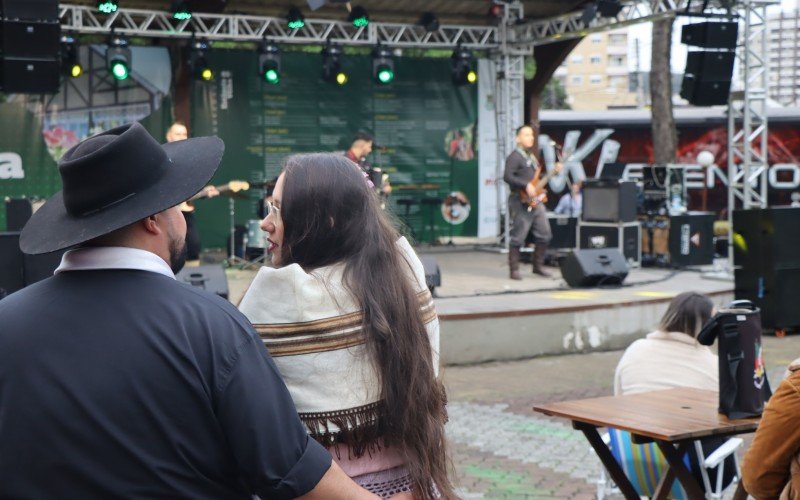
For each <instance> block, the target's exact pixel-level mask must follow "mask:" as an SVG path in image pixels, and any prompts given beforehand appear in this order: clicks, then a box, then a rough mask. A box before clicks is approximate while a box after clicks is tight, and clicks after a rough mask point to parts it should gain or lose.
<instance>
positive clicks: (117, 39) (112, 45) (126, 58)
mask: <svg viewBox="0 0 800 500" xmlns="http://www.w3.org/2000/svg"><path fill="white" fill-rule="evenodd" d="M106 68H108V71H109V72H110V73H111V75H112V76H113V77H114V78H116V79H117V80H125V79H126V78H128V76H129V75H130V71H131V49H129V48H128V39H127V38H125V37H121V36H116V35H113V34H112V35H111V39H110V40H109V43H108V49H106Z"/></svg>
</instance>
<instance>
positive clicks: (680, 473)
mask: <svg viewBox="0 0 800 500" xmlns="http://www.w3.org/2000/svg"><path fill="white" fill-rule="evenodd" d="M656 444H658V448H659V449H660V450H661V453H663V454H664V458H666V459H667V462H668V463H669V465H670V470H671V471H674V473H675V475H676V476H677V478H678V481H680V482H681V486H683V489H684V491H686V494H687V495H688V496H689V498H691V499H702V498H705V493H703V488H701V487H700V485H699V484H697V481H696V480H695V479H694V476H692V473H691V472H689V469H688V468H686V465H685V464H684V463H683V456H684V455H686V452H687V451H689V450H690V449H691V446H692V441H683V442H681V443H680V444H678V448H677V449H676V448H675V446H674V445H673V444H672V443H668V442H666V441H656Z"/></svg>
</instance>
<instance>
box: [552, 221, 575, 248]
mask: <svg viewBox="0 0 800 500" xmlns="http://www.w3.org/2000/svg"><path fill="white" fill-rule="evenodd" d="M547 221H548V222H549V223H550V232H551V233H553V239H552V240H550V245H549V246H550V248H552V249H563V248H575V247H576V246H577V245H576V244H575V242H576V240H577V237H576V235H577V230H578V218H577V217H568V216H566V215H556V214H547Z"/></svg>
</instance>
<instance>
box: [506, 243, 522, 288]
mask: <svg viewBox="0 0 800 500" xmlns="http://www.w3.org/2000/svg"><path fill="white" fill-rule="evenodd" d="M520 257H521V254H520V250H519V247H511V248H509V249H508V273H509V275H508V277H509V278H511V279H512V280H521V279H522V275H521V274H519V260H520Z"/></svg>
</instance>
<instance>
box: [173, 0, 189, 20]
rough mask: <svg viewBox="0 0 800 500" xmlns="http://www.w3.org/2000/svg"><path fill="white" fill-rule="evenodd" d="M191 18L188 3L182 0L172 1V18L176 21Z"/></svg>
mask: <svg viewBox="0 0 800 500" xmlns="http://www.w3.org/2000/svg"><path fill="white" fill-rule="evenodd" d="M191 18H192V11H191V10H189V4H188V3H187V2H185V1H183V0H176V1H174V2H172V19H175V20H176V21H188V20H189V19H191Z"/></svg>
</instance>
